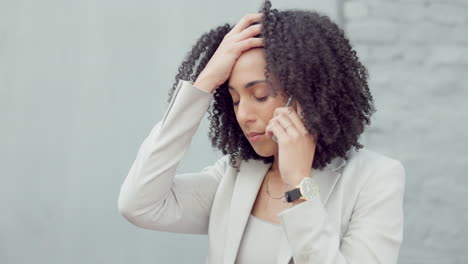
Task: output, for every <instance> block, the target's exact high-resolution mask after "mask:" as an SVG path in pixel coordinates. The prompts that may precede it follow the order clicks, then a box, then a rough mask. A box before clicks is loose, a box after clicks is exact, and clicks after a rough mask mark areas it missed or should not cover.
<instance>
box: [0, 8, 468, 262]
mask: <svg viewBox="0 0 468 264" xmlns="http://www.w3.org/2000/svg"><path fill="white" fill-rule="evenodd" d="M261 2H262V1H261V0H255V1H250V0H238V1H227V0H217V1H215V0H205V1H181V0H172V1H144V0H139V1H120V0H114V1H110V0H100V1H90V0H83V1H66V0H62V1H58V0H43V1H32V0H15V1H7V0H0V118H1V119H0V121H1V122H0V128H1V129H0V131H1V137H0V160H1V163H0V169H1V182H2V183H1V184H0V209H1V217H0V263H2V264H20V263H21V264H22V263H38V264H39V263H41V264H42V263H44V264H45V263H47V264H51V263H67V264H68V263H70V264H74V263H115V264H118V263H141V264H143V263H204V260H205V256H206V254H207V237H206V236H200V235H184V234H173V233H164V232H157V231H151V230H144V229H140V228H137V227H135V226H133V225H131V224H130V223H129V222H127V221H126V220H125V219H124V218H123V217H122V216H121V215H120V214H119V213H118V210H117V199H118V194H119V190H120V186H121V184H122V182H123V180H124V178H125V177H126V175H127V173H128V171H129V169H130V166H131V164H132V162H133V160H134V159H135V157H136V154H137V150H138V148H139V146H140V144H141V143H142V142H143V140H144V138H145V137H146V136H147V135H148V134H149V132H150V130H151V128H152V127H153V126H154V125H155V124H156V122H157V121H159V120H160V119H161V118H162V116H163V114H164V112H165V110H166V108H167V106H168V104H167V103H166V100H167V92H168V90H169V89H170V88H171V87H172V85H173V83H174V77H175V75H176V73H177V68H178V66H179V64H180V63H181V62H182V59H183V57H184V55H185V54H186V52H188V51H189V50H190V48H191V46H192V45H193V44H194V43H195V41H196V40H197V38H198V37H199V36H200V35H201V34H202V33H204V32H207V31H208V30H209V29H211V28H214V27H216V26H218V25H221V24H223V23H226V22H228V23H231V24H235V23H237V21H238V20H239V19H240V18H241V17H242V16H243V15H244V14H246V13H254V12H257V10H258V8H259V7H260V4H261ZM272 3H273V8H278V9H288V8H301V9H315V10H319V11H321V12H323V13H325V14H327V15H329V16H330V17H331V18H332V19H334V20H335V21H336V22H337V23H338V24H339V25H340V26H341V27H342V28H343V29H345V31H346V33H347V34H348V36H349V38H350V39H351V41H352V44H353V45H354V47H355V49H356V50H357V53H358V57H359V58H360V59H361V60H362V62H363V63H364V64H365V65H366V66H367V68H368V70H369V73H370V88H371V92H372V93H373V95H374V99H375V104H376V108H377V112H376V113H375V115H374V116H373V123H372V125H371V126H370V127H369V128H368V130H367V131H366V132H365V134H364V135H363V137H362V140H361V143H363V144H364V145H365V146H366V147H367V148H368V149H371V150H374V151H377V152H380V153H383V154H385V155H388V156H390V157H393V158H396V159H399V160H400V161H401V162H402V163H403V164H404V166H405V168H406V174H407V183H406V193H405V204H404V210H405V233H404V242H403V244H402V247H401V251H400V259H399V263H403V264H410V263H449V264H452V263H453V264H455V263H468V252H467V250H466V247H467V242H468V229H467V223H468V206H467V204H466V201H465V200H464V199H465V197H466V196H467V194H468V177H467V173H466V171H467V169H468V166H467V164H468V154H467V147H468V138H467V137H466V136H465V131H466V130H467V129H468V125H467V121H468V106H467V103H466V102H465V101H466V98H467V97H468V89H467V88H468V85H467V82H468V33H467V32H468V1H467V0H450V1H449V0H405V1H403V0H396V1H384V0H348V1H346V0H316V1H315V0H314V1H311V0H309V1H306V0H296V1H292V0H272ZM208 125H209V123H208V120H207V119H206V118H205V119H204V121H203V123H202V124H201V126H200V129H199V131H198V132H197V134H196V136H195V138H194V139H193V142H192V146H191V149H190V150H189V151H188V152H187V154H186V156H185V158H184V160H183V161H182V163H181V164H180V167H179V169H178V171H179V172H188V171H198V170H201V169H202V168H203V167H205V166H207V165H210V164H212V163H213V162H214V161H215V160H216V159H218V158H219V157H220V156H221V153H219V152H217V151H215V150H214V149H211V147H210V143H209V140H208V136H207V134H208Z"/></svg>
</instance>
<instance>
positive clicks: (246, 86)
mask: <svg viewBox="0 0 468 264" xmlns="http://www.w3.org/2000/svg"><path fill="white" fill-rule="evenodd" d="M257 83H268V84H271V81H270V80H255V81H251V82H248V83H246V84H245V85H244V88H250V87H252V86H254V85H255V84H257ZM228 88H229V90H234V91H235V90H236V89H234V88H233V87H231V86H230V85H228Z"/></svg>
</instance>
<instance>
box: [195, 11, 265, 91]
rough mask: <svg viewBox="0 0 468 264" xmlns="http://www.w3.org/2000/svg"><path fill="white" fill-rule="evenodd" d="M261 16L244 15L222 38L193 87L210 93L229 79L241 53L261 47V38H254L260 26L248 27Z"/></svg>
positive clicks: (256, 14)
mask: <svg viewBox="0 0 468 264" xmlns="http://www.w3.org/2000/svg"><path fill="white" fill-rule="evenodd" d="M262 16H263V13H254V14H247V15H245V16H244V17H242V18H241V20H240V21H239V23H237V24H236V25H235V26H234V27H233V28H232V29H231V31H229V33H227V34H226V35H225V36H224V38H223V40H222V41H221V43H220V44H219V46H218V48H217V49H216V51H215V53H214V54H213V56H212V57H211V58H210V60H209V61H208V63H207V64H206V66H205V68H204V69H203V70H202V72H201V73H200V74H199V75H198V77H197V80H196V81H195V82H194V84H193V85H194V86H195V87H197V88H200V89H202V90H205V91H207V92H210V93H212V92H213V90H215V89H216V88H217V87H218V86H220V85H221V84H223V83H224V82H225V81H226V80H227V79H228V78H229V76H230V75H231V71H232V69H233V67H234V64H235V62H236V61H237V59H238V58H239V56H240V55H241V54H242V52H244V51H246V50H248V49H251V48H254V47H263V45H264V43H263V38H255V36H256V35H258V34H260V30H261V24H256V25H252V26H250V25H251V24H252V23H254V22H258V21H259V20H260V19H261V18H262Z"/></svg>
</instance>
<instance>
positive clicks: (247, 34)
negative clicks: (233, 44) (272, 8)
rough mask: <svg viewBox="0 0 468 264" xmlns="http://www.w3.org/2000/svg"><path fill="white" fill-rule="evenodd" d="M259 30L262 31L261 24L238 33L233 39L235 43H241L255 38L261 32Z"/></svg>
mask: <svg viewBox="0 0 468 264" xmlns="http://www.w3.org/2000/svg"><path fill="white" fill-rule="evenodd" d="M261 30H262V24H257V25H253V26H250V27H248V28H246V29H244V30H242V32H240V33H239V34H238V35H237V36H236V37H235V39H236V40H237V41H242V40H244V39H248V38H251V37H255V36H256V35H258V34H259V33H260V32H261Z"/></svg>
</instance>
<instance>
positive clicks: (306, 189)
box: [301, 177, 318, 199]
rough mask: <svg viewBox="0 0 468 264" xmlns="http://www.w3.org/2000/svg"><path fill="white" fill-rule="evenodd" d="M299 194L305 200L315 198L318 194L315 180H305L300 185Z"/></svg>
mask: <svg viewBox="0 0 468 264" xmlns="http://www.w3.org/2000/svg"><path fill="white" fill-rule="evenodd" d="M301 193H302V195H304V196H305V197H306V198H307V199H311V198H312V197H314V196H316V195H317V193H318V185H317V183H316V182H315V180H314V179H312V178H310V177H308V178H305V179H304V180H303V182H302V184H301Z"/></svg>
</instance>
